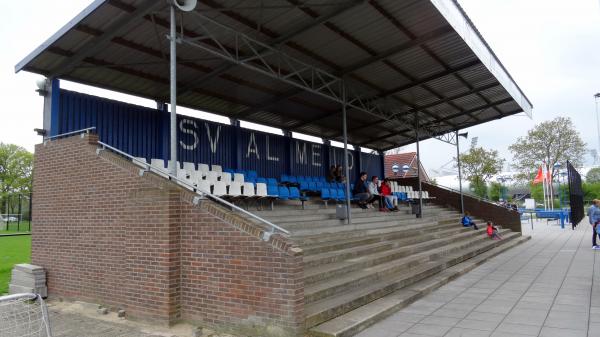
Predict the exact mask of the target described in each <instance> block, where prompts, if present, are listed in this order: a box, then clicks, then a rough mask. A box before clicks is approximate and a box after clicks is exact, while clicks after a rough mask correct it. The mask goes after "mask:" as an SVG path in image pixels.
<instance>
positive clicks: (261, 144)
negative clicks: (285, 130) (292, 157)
mask: <svg viewBox="0 0 600 337" xmlns="http://www.w3.org/2000/svg"><path fill="white" fill-rule="evenodd" d="M287 144H288V143H287V141H286V138H285V137H283V136H279V135H274V134H270V133H266V132H260V131H255V130H247V129H241V130H240V139H239V141H238V148H239V149H240V150H241V168H242V169H243V170H255V171H256V172H257V173H258V176H260V177H265V178H277V179H279V178H280V176H281V173H282V172H285V171H286V167H287V164H288V158H287V153H288V151H287Z"/></svg>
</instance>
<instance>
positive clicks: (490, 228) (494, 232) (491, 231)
mask: <svg viewBox="0 0 600 337" xmlns="http://www.w3.org/2000/svg"><path fill="white" fill-rule="evenodd" d="M487 235H488V236H489V237H490V239H492V240H502V237H501V236H500V234H499V233H498V227H496V226H494V225H492V222H491V221H488V223H487Z"/></svg>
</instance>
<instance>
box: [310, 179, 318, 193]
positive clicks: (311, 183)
mask: <svg viewBox="0 0 600 337" xmlns="http://www.w3.org/2000/svg"><path fill="white" fill-rule="evenodd" d="M308 190H309V191H314V192H316V191H318V189H317V184H316V183H315V182H314V181H311V182H310V183H308Z"/></svg>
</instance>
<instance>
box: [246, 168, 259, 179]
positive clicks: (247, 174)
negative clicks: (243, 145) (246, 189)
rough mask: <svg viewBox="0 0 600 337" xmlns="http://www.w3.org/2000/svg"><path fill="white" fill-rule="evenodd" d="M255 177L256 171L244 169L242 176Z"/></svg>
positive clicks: (256, 175)
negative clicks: (244, 172)
mask: <svg viewBox="0 0 600 337" xmlns="http://www.w3.org/2000/svg"><path fill="white" fill-rule="evenodd" d="M256 177H258V173H256V171H254V170H248V171H246V174H245V175H244V178H254V179H256Z"/></svg>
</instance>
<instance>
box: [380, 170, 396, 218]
mask: <svg viewBox="0 0 600 337" xmlns="http://www.w3.org/2000/svg"><path fill="white" fill-rule="evenodd" d="M379 190H380V193H381V195H383V197H384V198H385V202H386V206H387V208H389V209H390V210H391V211H394V212H397V211H398V197H396V196H395V195H392V187H391V186H390V181H389V179H388V178H385V179H383V183H381V187H380V188H379Z"/></svg>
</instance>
